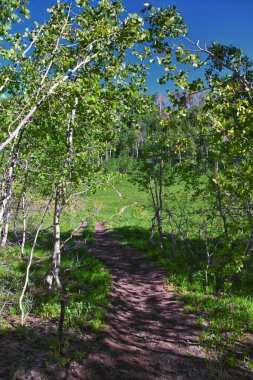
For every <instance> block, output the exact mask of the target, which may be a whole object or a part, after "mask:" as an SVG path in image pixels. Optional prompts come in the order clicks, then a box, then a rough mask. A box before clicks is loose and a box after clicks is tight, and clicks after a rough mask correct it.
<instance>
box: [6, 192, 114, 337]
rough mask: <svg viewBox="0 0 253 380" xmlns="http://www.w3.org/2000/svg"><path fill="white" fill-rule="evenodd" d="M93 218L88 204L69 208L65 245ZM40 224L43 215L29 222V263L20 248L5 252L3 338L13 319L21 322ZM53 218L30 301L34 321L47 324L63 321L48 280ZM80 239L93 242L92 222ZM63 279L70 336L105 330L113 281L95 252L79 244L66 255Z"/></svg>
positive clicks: (41, 242)
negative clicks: (22, 296)
mask: <svg viewBox="0 0 253 380" xmlns="http://www.w3.org/2000/svg"><path fill="white" fill-rule="evenodd" d="M86 216H87V212H86V204H85V201H84V199H82V198H80V199H79V200H78V201H77V202H76V203H74V206H73V205H72V206H71V209H69V208H66V209H65V210H64V212H63V215H62V232H61V238H62V241H64V240H66V239H67V238H68V237H69V236H70V234H71V232H73V231H74V230H75V229H76V228H77V227H78V225H80V223H81V221H82V220H84V219H85V217H86ZM39 220H40V216H39V215H32V216H31V217H30V220H29V221H28V226H29V231H28V232H29V233H28V242H27V245H26V257H25V259H24V260H22V259H21V258H20V248H19V247H18V246H12V247H8V246H7V247H5V248H4V249H3V250H2V251H1V256H0V264H1V268H0V282H1V285H0V305H2V313H1V316H2V318H3V321H1V320H0V333H3V334H4V333H6V331H7V330H8V326H7V325H8V323H7V325H6V323H4V321H5V320H7V321H8V318H9V317H10V316H11V315H12V316H15V317H19V314H20V310H19V306H18V300H19V296H20V293H21V290H22V287H23V284H24V278H25V269H26V265H27V258H28V255H29V252H30V249H31V245H32V237H33V236H34V231H35V230H36V225H38V223H39ZM51 220H52V212H51V213H50V214H49V215H48V216H47V219H46V221H45V223H44V225H43V229H42V232H41V234H40V236H39V239H38V244H37V247H36V249H35V254H34V258H33V263H32V266H31V270H30V279H29V286H28V291H27V292H26V295H25V299H24V307H25V311H26V312H27V313H29V315H31V316H33V315H34V316H39V317H41V318H42V319H53V320H54V319H59V315H60V296H59V293H58V292H57V291H56V290H55V289H53V290H49V289H48V286H47V285H46V282H45V277H46V274H47V273H48V272H49V271H50V269H51V266H52V233H51V228H50V225H51ZM85 221H87V222H88V223H89V225H88V227H87V228H85V229H84V230H83V231H82V232H81V233H80V236H79V237H78V240H80V241H81V242H84V241H86V242H87V243H88V242H92V241H93V224H92V221H91V220H89V219H88V216H87V219H85ZM61 261H62V263H61V269H60V278H61V281H62V284H63V286H64V287H65V288H66V291H67V293H68V295H69V297H68V304H67V307H66V318H65V325H64V327H65V332H67V331H68V330H69V331H70V330H71V331H76V332H77V331H78V333H79V334H80V333H81V334H82V333H83V332H85V331H87V329H92V330H95V331H97V330H99V329H100V328H103V327H104V316H105V309H104V306H105V305H106V304H107V303H108V302H109V298H108V295H109V290H110V284H111V278H110V275H109V273H108V272H107V271H105V270H104V268H103V266H102V264H101V263H100V262H99V261H98V260H96V259H95V258H94V257H93V255H92V254H91V253H90V252H89V246H88V245H87V247H85V246H83V244H82V247H78V246H75V244H74V242H73V240H70V241H69V242H68V244H67V250H63V253H62V258H61Z"/></svg>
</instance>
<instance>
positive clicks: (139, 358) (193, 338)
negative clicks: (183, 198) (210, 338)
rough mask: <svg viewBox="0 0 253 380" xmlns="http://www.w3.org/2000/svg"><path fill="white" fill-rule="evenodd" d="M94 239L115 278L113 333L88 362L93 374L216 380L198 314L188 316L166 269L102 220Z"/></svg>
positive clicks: (96, 379)
mask: <svg viewBox="0 0 253 380" xmlns="http://www.w3.org/2000/svg"><path fill="white" fill-rule="evenodd" d="M95 239H96V246H95V247H94V249H93V252H94V255H95V256H96V257H97V258H98V259H100V260H101V261H102V262H103V264H104V265H105V267H106V268H107V269H108V270H109V271H110V273H111V275H112V279H113V282H112V291H111V305H110V307H109V309H108V316H107V323H108V331H107V333H106V334H105V335H104V336H103V338H102V339H101V341H100V344H98V347H97V348H96V350H95V351H94V352H93V353H90V355H89V356H88V359H87V363H86V364H87V365H88V368H89V374H90V378H91V379H92V380H99V379H101V380H102V379H103V380H105V379H115V380H116V379H117V380H121V379H122V380H123V379H127V380H130V379H132V380H137V379H142V380H144V379H145V380H153V379H160V380H163V379H164V380H165V379H166V380H170V379H173V380H184V379H203V380H204V379H212V378H216V379H217V372H216V371H215V372H216V374H214V373H213V368H212V367H213V366H212V365H211V363H210V360H208V359H207V357H206V354H205V352H204V350H202V349H201V348H200V346H199V343H198V339H197V337H198V334H199V332H198V330H197V325H196V322H195V319H194V317H193V316H191V315H189V314H188V315H186V313H185V311H184V308H183V306H182V304H181V303H180V302H179V301H178V299H177V298H176V294H175V292H169V291H166V288H165V284H164V277H165V273H164V270H163V269H162V268H160V267H158V266H156V265H155V264H154V263H149V262H146V261H145V260H144V259H143V257H142V255H141V254H140V253H138V252H136V251H135V250H133V249H131V248H129V247H125V246H122V245H120V244H119V243H118V242H117V241H115V240H114V239H113V237H112V236H111V234H110V233H109V232H108V231H106V230H105V228H104V225H103V223H102V222H99V223H98V224H97V225H96V231H95ZM208 364H209V365H208ZM223 378H224V377H223Z"/></svg>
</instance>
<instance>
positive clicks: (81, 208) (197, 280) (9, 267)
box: [0, 176, 253, 368]
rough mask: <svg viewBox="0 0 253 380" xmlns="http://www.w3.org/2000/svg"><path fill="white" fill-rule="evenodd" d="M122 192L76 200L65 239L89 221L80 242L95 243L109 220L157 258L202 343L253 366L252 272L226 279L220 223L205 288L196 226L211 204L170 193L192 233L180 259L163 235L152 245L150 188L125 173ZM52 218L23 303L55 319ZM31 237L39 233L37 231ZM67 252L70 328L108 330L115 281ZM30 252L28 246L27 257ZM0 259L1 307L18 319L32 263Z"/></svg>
mask: <svg viewBox="0 0 253 380" xmlns="http://www.w3.org/2000/svg"><path fill="white" fill-rule="evenodd" d="M116 187H117V189H118V191H120V193H121V194H122V197H119V195H118V194H117V192H116V191H115V189H113V188H112V187H111V186H109V185H107V186H105V188H104V189H101V190H99V191H97V192H96V193H95V194H93V195H91V196H90V197H89V198H88V199H87V200H84V199H82V198H81V199H78V200H77V201H76V202H75V203H74V205H73V206H72V207H71V209H68V208H67V209H65V211H64V213H63V215H62V220H63V224H62V239H63V240H65V239H66V238H67V237H68V236H69V234H70V232H71V231H73V230H75V229H76V227H77V226H78V225H79V223H80V221H81V220H83V219H84V220H85V221H87V222H89V227H88V228H86V229H85V230H84V231H83V235H82V237H81V238H82V239H83V240H85V241H87V242H92V240H93V229H94V225H95V223H96V222H97V221H101V220H102V221H104V222H105V223H106V226H107V227H109V228H110V229H111V230H112V233H113V234H114V235H115V236H116V237H117V239H118V240H119V241H120V242H121V243H122V244H127V245H130V246H132V247H134V248H137V249H139V250H142V251H144V252H145V253H146V258H147V260H155V261H158V262H159V263H160V264H161V265H163V266H164V267H165V268H166V270H167V282H168V287H169V288H170V289H175V290H177V291H180V292H181V294H182V296H181V298H182V299H183V301H184V303H185V307H186V310H187V311H189V312H193V313H195V314H196V315H197V317H198V321H199V323H200V325H202V326H203V331H202V334H201V337H200V339H201V340H202V342H203V343H205V344H206V345H207V346H208V347H210V348H212V349H214V350H215V352H216V354H217V356H218V358H219V360H221V362H222V363H226V364H227V365H229V366H232V367H233V366H236V365H238V363H239V364H240V365H244V366H245V365H246V366H247V367H248V368H250V367H251V366H252V363H253V361H252V354H251V353H250V350H249V346H248V345H247V344H246V343H245V341H244V340H245V339H246V338H245V337H246V336H247V334H248V333H253V296H252V294H251V288H252V286H253V284H252V278H253V276H252V269H251V266H250V263H249V265H248V268H247V270H246V269H245V268H240V272H238V273H237V272H235V273H234V274H233V275H232V276H229V275H228V274H227V272H226V271H227V264H228V263H229V262H231V260H232V259H233V256H229V254H228V252H229V247H227V246H226V245H225V244H223V243H222V244H221V243H217V242H219V229H220V224H219V223H220V222H219V221H217V222H216V220H215V223H214V224H215V228H216V230H215V231H213V235H212V240H210V249H214V247H218V248H217V250H216V251H217V255H216V257H215V260H216V261H215V265H214V266H213V267H212V268H211V269H209V271H208V284H206V256H205V241H204V239H203V235H199V231H198V226H199V223H200V219H201V215H202V210H203V209H205V207H206V202H207V200H206V199H201V198H198V200H197V201H195V199H194V195H193V194H191V193H190V191H189V190H185V188H184V186H183V185H182V184H180V185H179V184H175V185H173V186H171V187H170V188H169V189H166V197H165V198H166V205H167V206H168V207H169V208H170V210H171V211H172V212H173V213H174V215H176V216H177V219H178V220H179V222H180V225H181V227H182V229H183V228H185V226H186V225H187V223H188V224H189V229H190V233H189V234H188V236H182V235H181V236H178V239H177V250H176V255H175V257H171V242H170V240H166V241H164V250H162V251H161V250H160V248H159V247H158V244H157V240H158V239H157V236H155V239H154V241H153V242H152V243H150V241H149V237H150V226H151V218H152V216H153V211H152V208H151V204H150V199H149V194H148V191H146V192H145V191H139V190H138V188H137V186H135V185H133V184H131V183H130V182H128V180H127V177H124V176H123V177H121V178H119V180H118V183H116ZM193 200H194V202H193ZM186 216H187V219H185V217H186ZM214 217H215V216H214ZM51 219H52V214H51V215H48V217H47V220H46V222H45V226H44V227H43V229H44V232H42V234H41V235H40V238H39V241H38V246H37V248H36V251H35V258H34V263H33V265H32V269H31V281H30V287H29V291H28V292H27V294H26V299H25V303H26V309H27V310H30V313H33V314H34V315H39V316H40V317H41V318H53V319H54V318H58V317H59V312H60V309H59V295H58V294H57V292H54V291H49V290H48V289H47V288H46V287H45V273H46V272H47V271H48V270H49V269H50V266H51V250H52V237H51V233H50V229H47V228H49V227H50V225H51ZM38 220H39V217H38V215H32V216H31V220H30V223H29V225H31V223H33V225H36V224H37V223H38ZM164 226H165V229H166V231H171V230H172V228H173V226H172V224H171V221H168V220H165V221H164ZM30 233H31V235H32V234H33V233H34V231H33V230H32V229H31V231H30ZM30 244H31V242H30ZM69 248H70V250H68V251H65V252H64V253H63V255H62V268H61V278H62V281H63V283H64V285H65V286H66V289H67V292H68V293H69V295H70V297H69V303H68V306H67V311H66V323H65V327H66V328H67V329H70V330H71V329H75V331H79V332H80V333H82V331H85V330H87V328H88V329H92V330H95V331H97V330H98V329H100V328H102V327H103V326H104V315H105V309H104V305H105V304H106V303H107V302H108V292H109V289H110V281H111V280H110V276H109V274H108V273H107V272H106V271H105V270H104V269H103V267H102V265H101V263H100V262H98V261H97V260H95V259H94V258H93V257H92V255H91V254H90V253H89V252H88V250H87V249H85V248H78V249H77V248H76V247H74V245H73V243H71V242H70V243H69ZM29 249H30V245H29V244H28V245H27V253H29ZM0 261H1V269H0V280H1V284H2V285H1V286H0V302H2V304H3V302H4V300H8V304H7V305H6V310H7V309H8V313H9V314H12V315H17V314H18V313H19V310H18V307H17V303H18V296H19V294H20V290H21V287H22V285H23V281H24V270H25V266H26V263H25V262H24V261H22V260H20V258H19V249H18V248H17V247H12V248H7V249H5V250H4V251H3V252H2V253H1V259H0ZM207 285H208V286H207ZM0 331H1V332H2V334H6V332H7V331H8V326H7V325H6V322H5V320H4V319H3V320H0ZM53 346H54V345H53Z"/></svg>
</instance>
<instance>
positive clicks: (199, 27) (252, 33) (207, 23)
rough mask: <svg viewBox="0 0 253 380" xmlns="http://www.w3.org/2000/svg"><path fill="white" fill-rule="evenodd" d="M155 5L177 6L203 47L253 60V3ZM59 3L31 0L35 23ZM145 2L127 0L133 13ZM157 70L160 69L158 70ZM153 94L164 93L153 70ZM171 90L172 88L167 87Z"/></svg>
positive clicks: (208, 0) (222, 0)
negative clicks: (223, 47)
mask: <svg viewBox="0 0 253 380" xmlns="http://www.w3.org/2000/svg"><path fill="white" fill-rule="evenodd" d="M147 1H148V2H149V3H151V4H153V5H154V6H161V7H163V6H169V5H176V6H177V8H178V10H179V11H180V13H181V15H182V16H183V18H184V20H185V22H186V25H187V26H188V29H189V37H190V38H191V39H192V40H195V41H196V40H200V43H201V45H204V44H205V43H207V44H209V43H210V42H212V41H217V42H220V43H223V44H233V45H235V46H237V47H240V48H241V49H242V50H243V52H244V54H246V55H248V56H249V57H250V58H251V59H252V60H253V21H252V17H253V0H240V1H239V0H153V1H152V0H147ZM55 2H56V0H30V9H31V16H32V18H31V20H30V22H29V24H30V25H29V26H31V25H32V22H33V21H34V20H36V21H38V22H41V21H44V20H46V19H47V12H46V9H47V8H48V7H49V6H51V5H53V4H55ZM144 2H145V0H143V1H140V0H135V1H134V0H123V4H124V5H125V7H126V8H127V10H128V11H129V12H138V11H139V10H140V9H141V8H142V7H143V3H144ZM156 71H157V68H156ZM148 86H149V92H151V93H152V92H155V91H162V92H164V91H165V89H166V86H163V87H162V90H161V88H160V85H159V84H157V83H156V79H155V78H154V72H153V71H151V73H150V76H149V79H148ZM167 87H168V86H167Z"/></svg>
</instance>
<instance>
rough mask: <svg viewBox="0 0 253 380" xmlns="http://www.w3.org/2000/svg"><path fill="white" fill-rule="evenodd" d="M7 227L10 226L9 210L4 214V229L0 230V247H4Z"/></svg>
mask: <svg viewBox="0 0 253 380" xmlns="http://www.w3.org/2000/svg"><path fill="white" fill-rule="evenodd" d="M9 225H10V209H8V210H7V212H6V220H5V225H4V228H3V230H2V240H1V242H0V247H4V246H5V245H6V243H7V239H8V232H9Z"/></svg>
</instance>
